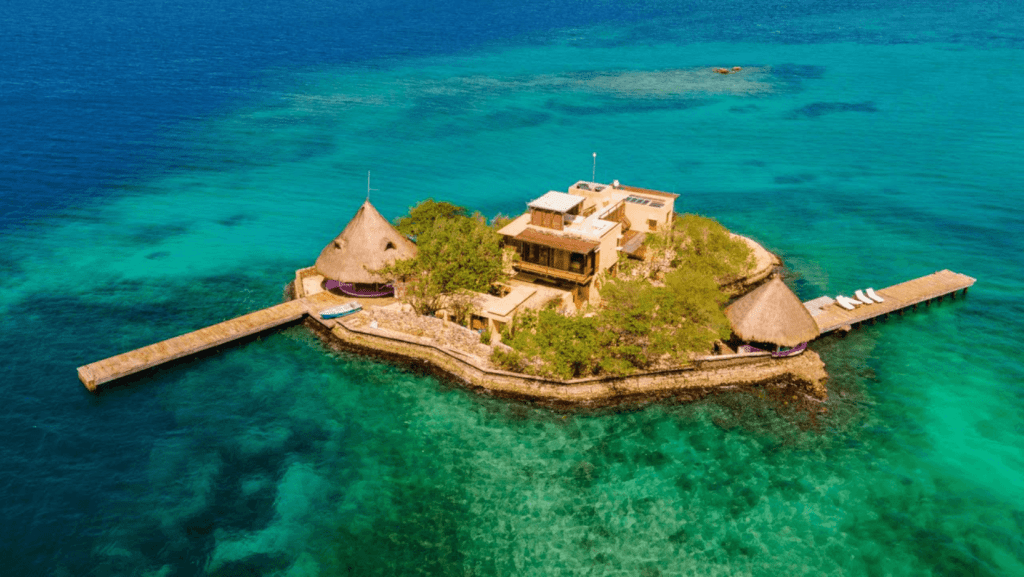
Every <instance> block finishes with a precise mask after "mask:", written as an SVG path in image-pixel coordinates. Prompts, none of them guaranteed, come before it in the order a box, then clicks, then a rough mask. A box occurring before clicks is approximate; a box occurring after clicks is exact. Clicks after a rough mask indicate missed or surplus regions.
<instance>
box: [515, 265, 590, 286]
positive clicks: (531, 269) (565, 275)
mask: <svg viewBox="0 0 1024 577" xmlns="http://www.w3.org/2000/svg"><path fill="white" fill-rule="evenodd" d="M512 266H513V268H515V269H516V270H518V271H521V272H528V273H530V274H535V275H539V276H546V277H551V278H557V279H561V280H567V281H570V282H574V283H576V284H587V283H588V282H590V281H591V280H592V279H593V278H594V273H593V271H589V273H590V274H580V273H576V272H571V271H567V270H562V269H560V268H554V267H550V266H544V265H541V264H534V263H532V262H526V261H523V260H521V261H517V262H515V263H513V264H512Z"/></svg>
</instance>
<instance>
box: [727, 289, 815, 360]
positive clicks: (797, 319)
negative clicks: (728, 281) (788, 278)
mask: <svg viewBox="0 0 1024 577" xmlns="http://www.w3.org/2000/svg"><path fill="white" fill-rule="evenodd" d="M725 316H726V317H728V318H729V322H730V323H731V324H732V332H734V333H736V335H737V336H738V337H740V338H741V339H744V340H747V341H757V342H761V343H773V344H776V345H781V346H784V347H795V346H796V345H799V344H800V343H806V342H807V341H810V340H812V339H814V338H816V337H817V336H818V323H816V322H814V317H812V316H811V313H809V312H807V309H806V308H804V305H803V303H802V302H800V299H799V298H798V297H797V296H796V295H795V294H793V291H791V290H789V287H787V286H786V283H784V282H782V279H780V278H779V277H778V276H775V277H773V278H772V279H771V280H770V281H768V282H766V283H765V284H763V285H761V286H759V287H757V288H756V289H754V290H753V291H751V292H750V293H748V294H746V295H743V296H742V297H741V298H740V299H739V300H737V301H736V302H734V303H732V304H731V305H729V306H728V307H726V308H725Z"/></svg>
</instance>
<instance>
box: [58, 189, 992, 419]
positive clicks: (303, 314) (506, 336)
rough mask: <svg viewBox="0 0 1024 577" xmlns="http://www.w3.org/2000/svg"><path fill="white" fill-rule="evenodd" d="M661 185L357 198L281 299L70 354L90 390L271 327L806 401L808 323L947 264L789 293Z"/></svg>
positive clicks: (909, 286)
mask: <svg viewBox="0 0 1024 577" xmlns="http://www.w3.org/2000/svg"><path fill="white" fill-rule="evenodd" d="M677 198H678V195H676V194H673V193H668V192H662V191H658V190H651V189H647V188H638V187H633V186H625V185H622V184H620V183H619V182H618V181H614V182H612V183H611V184H601V183H596V182H586V181H579V182H576V183H575V184H573V185H572V186H570V187H569V189H568V192H558V191H549V192H547V193H545V194H543V195H541V196H539V197H537V198H535V199H534V200H532V201H530V202H529V203H528V204H527V211H526V212H524V213H523V214H521V215H519V216H517V217H515V218H510V217H506V216H502V215H499V216H497V217H495V218H493V219H490V220H488V219H486V218H484V217H483V216H482V215H480V214H470V213H469V211H468V210H466V209H465V208H462V207H459V206H455V205H453V204H450V203H447V202H435V201H434V200H432V199H428V200H425V201H423V202H421V203H419V204H417V205H416V206H414V207H413V208H412V209H410V211H409V214H407V215H406V216H403V217H400V218H398V219H396V220H395V222H394V223H390V222H388V221H387V220H386V219H385V218H384V217H383V216H381V215H380V213H379V212H377V209H376V208H374V206H373V205H372V204H371V203H370V201H369V198H367V200H366V202H364V203H363V205H362V206H361V207H360V208H359V210H358V211H357V212H356V214H355V216H354V217H353V218H352V219H351V220H350V221H349V223H348V224H347V225H346V226H345V228H344V230H342V232H341V234H339V235H338V236H337V237H336V238H335V239H334V240H332V241H331V242H330V243H328V244H327V246H326V247H324V249H323V251H321V253H320V256H319V257H318V258H317V259H316V261H315V263H314V264H313V266H310V267H307V268H303V269H299V270H297V271H295V277H294V280H292V281H290V282H289V283H288V285H287V286H286V289H285V295H286V300H285V302H283V303H281V304H278V305H274V306H271V307H268V308H265V309H262V310H259V311H255V312H252V313H249V314H245V315H242V316H240V317H236V318H233V319H229V320H225V321H222V322H219V323H217V324H213V325H210V326H207V327H204V328H200V329H198V330H195V331H192V332H190V333H186V334H183V335H179V336H176V337H173V338H170V339H167V340H164V341H161V342H158V343H154V344H151V345H147V346H144V347H141V348H138V349H135V350H132V351H128V352H126V353H122V354H119V355H115V356H112V357H109V358H106V359H103V360H100V361H96V362H94V363H90V364H87V365H83V366H80V367H78V378H79V379H80V380H81V381H82V383H83V384H84V385H85V386H86V388H88V389H89V390H90V391H96V390H98V387H99V386H100V385H103V384H105V383H110V382H113V381H117V380H120V379H123V378H124V377H127V376H130V375H136V374H139V373H142V372H145V371H148V370H151V369H154V368H156V367H160V366H164V365H166V364H167V363H170V362H173V361H177V360H179V359H189V358H192V357H193V356H194V355H195V354H197V353H199V352H201V351H205V350H209V349H213V348H216V347H219V346H222V345H226V344H228V343H232V342H235V341H237V340H239V339H243V338H246V337H249V336H251V335H255V334H259V333H262V332H264V331H268V330H271V329H274V328H276V327H280V326H284V325H288V324H292V323H296V322H300V321H301V322H304V323H305V324H306V325H307V326H308V327H310V328H311V329H312V330H313V331H314V332H315V333H316V334H317V335H319V336H320V337H321V338H322V339H323V340H324V342H326V343H327V344H328V345H329V346H332V347H338V348H343V349H348V350H353V351H356V352H358V353H360V354H370V355H375V356H378V357H382V358H385V359H389V360H395V361H399V362H403V363H407V364H412V365H413V366H415V367H417V368H421V369H423V370H427V371H431V372H434V373H437V374H439V375H440V376H442V377H443V378H446V379H449V380H452V381H454V382H457V383H461V384H463V385H465V386H467V387H469V388H471V389H474V390H477V391H480V392H483V393H486V394H491V395H495V396H500V397H507V398H514V399H521V400H527V401H531V402H537V403H543V404H547V405H552V406H558V407H602V406H610V405H619V404H625V403H632V404H636V403H649V402H655V401H661V400H668V399H675V400H680V401H687V400H694V399H699V398H701V397H703V396H706V395H708V394H710V393H714V392H717V391H723V390H736V389H752V388H757V387H761V389H758V390H759V391H763V390H764V389H763V387H766V386H767V387H768V389H767V391H768V392H769V393H771V394H773V395H776V396H777V397H778V398H779V399H780V400H782V402H783V403H786V404H789V403H791V402H796V403H799V404H802V405H805V406H808V407H811V406H817V404H818V403H820V402H822V401H824V400H825V399H826V398H827V389H826V388H825V384H824V383H825V381H826V380H827V378H828V374H827V373H826V371H825V365H824V363H823V362H822V360H821V358H820V357H819V356H818V355H817V354H816V353H815V352H813V351H811V350H808V349H807V345H808V343H809V342H810V341H812V340H814V339H816V338H818V337H819V336H821V335H825V334H829V333H833V332H838V333H840V334H842V333H845V332H847V331H849V330H852V328H853V327H856V326H858V325H861V324H863V323H866V322H870V323H874V322H875V321H876V320H878V319H885V318H888V317H889V315H890V314H893V313H896V314H900V315H902V314H903V313H904V312H905V311H907V310H910V309H914V310H916V309H917V308H918V305H924V306H929V305H930V304H932V303H933V302H942V300H943V298H945V297H947V296H949V297H951V298H953V299H955V298H956V296H957V292H960V293H961V295H964V294H966V293H967V289H968V288H970V287H971V286H973V285H974V283H975V279H974V278H972V277H969V276H967V275H963V274H960V273H956V272H953V271H950V270H940V271H937V272H934V273H932V274H929V275H925V276H922V277H919V278H916V279H912V280H909V281H906V282H902V283H899V284H896V285H892V286H889V287H885V288H882V289H879V290H877V291H875V290H874V289H873V288H872V287H865V288H862V289H858V290H856V291H855V292H854V293H853V294H854V297H853V298H851V297H846V296H843V295H837V296H836V297H835V298H833V297H830V296H821V297H818V298H815V299H812V300H810V301H807V302H801V301H800V299H799V298H798V297H797V296H796V295H795V294H794V293H793V291H791V290H790V289H789V288H788V287H787V286H786V284H785V283H784V282H783V281H782V280H781V278H780V275H779V274H778V269H779V267H780V266H781V264H782V263H781V261H780V260H779V259H778V257H776V256H775V255H773V254H771V253H770V252H768V251H767V250H765V249H764V248H763V247H761V246H760V245H759V244H758V243H756V242H754V241H753V240H751V239H749V238H746V237H743V236H740V235H737V234H735V233H732V232H730V231H728V230H726V229H725V228H724V227H723V226H722V225H720V224H719V223H717V222H716V221H714V220H713V219H710V218H705V217H701V216H697V215H692V214H678V213H676V211H675V201H676V199H677Z"/></svg>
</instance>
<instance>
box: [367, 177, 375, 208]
mask: <svg viewBox="0 0 1024 577" xmlns="http://www.w3.org/2000/svg"><path fill="white" fill-rule="evenodd" d="M371 190H377V189H376V188H370V171H369V170H367V171H366V201H367V202H369V201H370V191H371Z"/></svg>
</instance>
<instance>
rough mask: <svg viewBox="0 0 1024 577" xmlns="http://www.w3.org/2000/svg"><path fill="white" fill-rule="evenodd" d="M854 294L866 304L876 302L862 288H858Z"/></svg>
mask: <svg viewBox="0 0 1024 577" xmlns="http://www.w3.org/2000/svg"><path fill="white" fill-rule="evenodd" d="M853 296H855V297H857V300H859V301H860V302H862V303H864V304H866V305H873V304H875V301H873V300H871V299H870V298H868V297H867V295H865V294H864V291H862V290H859V289H858V290H857V292H855V293H853Z"/></svg>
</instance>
